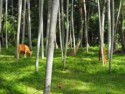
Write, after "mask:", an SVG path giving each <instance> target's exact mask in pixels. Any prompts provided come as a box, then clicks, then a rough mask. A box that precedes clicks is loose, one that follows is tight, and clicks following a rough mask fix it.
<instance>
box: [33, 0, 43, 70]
mask: <svg viewBox="0 0 125 94" xmlns="http://www.w3.org/2000/svg"><path fill="white" fill-rule="evenodd" d="M40 3H41V5H43V1H41V2H40ZM42 8H43V6H41V9H40V10H41V11H40V17H39V18H40V21H39V33H38V40H37V53H36V63H35V64H36V65H35V71H36V72H38V67H39V53H40V39H41V36H42V32H43V9H42Z"/></svg>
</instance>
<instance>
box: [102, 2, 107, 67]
mask: <svg viewBox="0 0 125 94" xmlns="http://www.w3.org/2000/svg"><path fill="white" fill-rule="evenodd" d="M105 6H106V0H104V2H103V8H102V20H101V21H102V23H101V27H102V28H101V29H102V30H101V45H102V48H101V51H102V55H103V56H102V64H103V65H104V64H105V63H106V60H105V59H106V57H105V56H104V51H103V48H105V47H104V32H105V29H104V27H105V11H106V7H105ZM104 60H105V61H104Z"/></svg>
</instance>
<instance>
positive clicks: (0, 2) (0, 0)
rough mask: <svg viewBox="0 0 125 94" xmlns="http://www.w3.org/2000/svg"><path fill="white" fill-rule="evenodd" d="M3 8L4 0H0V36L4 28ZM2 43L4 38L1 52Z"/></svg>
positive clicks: (0, 40)
mask: <svg viewBox="0 0 125 94" xmlns="http://www.w3.org/2000/svg"><path fill="white" fill-rule="evenodd" d="M2 10H3V0H0V36H1V37H2V34H1V30H2ZM1 43H2V38H1V39H0V52H1Z"/></svg>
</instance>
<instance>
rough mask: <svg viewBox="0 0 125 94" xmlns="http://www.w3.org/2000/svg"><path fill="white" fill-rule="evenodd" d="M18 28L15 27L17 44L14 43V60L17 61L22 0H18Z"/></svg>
mask: <svg viewBox="0 0 125 94" xmlns="http://www.w3.org/2000/svg"><path fill="white" fill-rule="evenodd" d="M18 6H19V7H18V28H17V44H16V46H17V47H16V60H17V62H18V58H19V54H18V46H19V40H20V26H21V11H22V0H18Z"/></svg>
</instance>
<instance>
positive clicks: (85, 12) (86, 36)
mask: <svg viewBox="0 0 125 94" xmlns="http://www.w3.org/2000/svg"><path fill="white" fill-rule="evenodd" d="M83 4H84V15H85V42H86V52H87V53H88V20H87V10H86V0H83Z"/></svg>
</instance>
